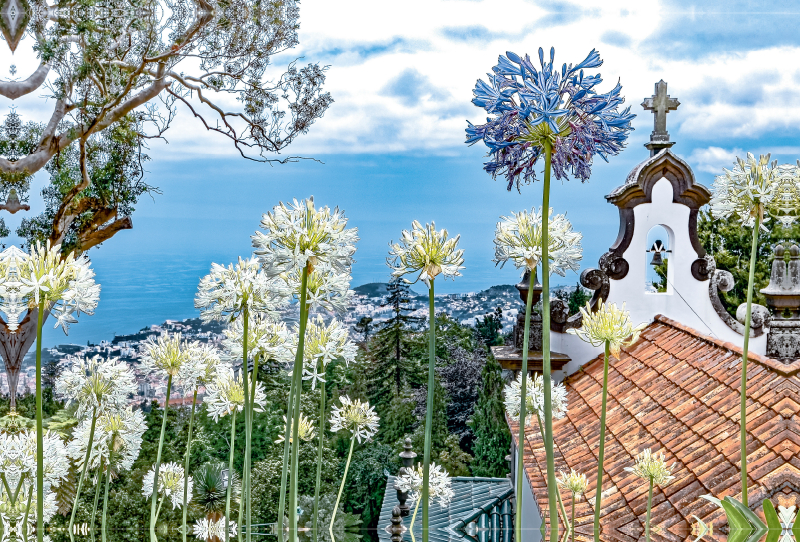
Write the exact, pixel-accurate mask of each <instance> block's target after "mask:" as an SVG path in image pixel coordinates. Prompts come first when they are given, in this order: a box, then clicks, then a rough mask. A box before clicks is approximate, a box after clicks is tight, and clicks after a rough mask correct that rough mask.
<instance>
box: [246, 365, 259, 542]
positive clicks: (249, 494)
mask: <svg viewBox="0 0 800 542" xmlns="http://www.w3.org/2000/svg"><path fill="white" fill-rule="evenodd" d="M257 381H258V356H255V357H254V358H253V377H252V379H251V380H250V419H249V420H248V421H247V434H248V435H251V436H252V435H253V417H254V415H255V414H254V413H255V403H256V382H257ZM251 446H252V441H251ZM245 459H246V460H247V488H248V490H247V533H248V534H247V536H248V538H247V539H248V540H250V527H251V526H252V524H253V522H252V516H251V513H250V504H251V503H252V488H251V487H250V486H251V485H252V483H253V478H252V471H253V457H252V451H248V452H247V456H246V457H245Z"/></svg>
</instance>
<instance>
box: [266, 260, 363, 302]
mask: <svg viewBox="0 0 800 542" xmlns="http://www.w3.org/2000/svg"><path fill="white" fill-rule="evenodd" d="M281 278H282V279H283V280H284V281H286V284H287V285H288V287H289V289H290V290H291V291H292V295H293V296H294V298H295V299H297V300H299V299H300V290H301V287H302V272H301V270H297V269H295V270H294V271H292V272H290V273H282V274H281ZM306 292H307V295H306V303H307V307H308V310H309V311H317V310H324V311H328V312H335V313H338V314H343V313H345V312H346V311H347V309H348V308H349V307H350V304H351V302H352V300H353V291H352V290H350V275H349V274H347V273H337V272H336V270H334V269H332V268H331V267H330V266H328V265H321V266H319V267H315V268H314V270H313V271H312V272H311V273H309V274H308V277H307V279H306Z"/></svg>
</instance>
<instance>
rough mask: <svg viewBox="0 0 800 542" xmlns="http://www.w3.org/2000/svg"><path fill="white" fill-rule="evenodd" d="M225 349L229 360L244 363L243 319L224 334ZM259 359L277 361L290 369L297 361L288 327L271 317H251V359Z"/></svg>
mask: <svg viewBox="0 0 800 542" xmlns="http://www.w3.org/2000/svg"><path fill="white" fill-rule="evenodd" d="M223 333H224V334H225V338H224V339H223V340H222V347H223V349H224V350H225V352H226V356H225V357H226V359H227V360H229V361H235V362H237V363H241V361H242V356H243V352H242V345H243V344H244V320H243V319H242V318H239V319H237V320H235V321H234V322H233V323H231V324H230V325H229V326H228V328H227V329H225V331H224V332H223ZM255 358H259V360H261V361H268V360H274V361H275V362H277V363H279V364H281V365H286V364H289V363H291V362H292V361H294V351H293V350H292V344H291V337H290V336H289V330H288V329H287V328H286V324H284V323H283V322H277V321H275V320H273V319H272V318H270V317H268V316H263V315H260V314H257V315H251V316H250V319H249V321H248V324H247V359H248V360H251V361H252V360H253V359H255Z"/></svg>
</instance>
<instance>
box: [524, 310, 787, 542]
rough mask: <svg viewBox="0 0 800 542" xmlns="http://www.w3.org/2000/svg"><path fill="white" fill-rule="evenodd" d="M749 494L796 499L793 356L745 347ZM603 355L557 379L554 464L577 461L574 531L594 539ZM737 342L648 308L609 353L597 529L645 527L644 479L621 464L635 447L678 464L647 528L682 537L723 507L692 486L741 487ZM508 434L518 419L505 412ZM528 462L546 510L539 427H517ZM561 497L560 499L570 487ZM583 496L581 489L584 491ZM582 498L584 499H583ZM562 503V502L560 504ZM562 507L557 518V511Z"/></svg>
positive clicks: (758, 498) (729, 490)
mask: <svg viewBox="0 0 800 542" xmlns="http://www.w3.org/2000/svg"><path fill="white" fill-rule="evenodd" d="M748 359H749V363H748V374H747V376H748V401H747V454H748V476H749V484H748V488H749V489H748V497H749V504H750V505H751V507H752V508H756V507H758V509H759V514H760V513H761V512H760V507H761V502H762V500H763V499H765V498H770V499H771V500H772V502H773V503H774V504H775V505H776V506H777V505H779V504H780V505H783V506H792V505H796V506H800V493H799V492H800V415H798V412H800V377H798V374H797V373H798V372H800V363H798V362H795V363H794V364H792V365H785V364H783V363H781V362H779V361H776V360H772V359H769V358H764V357H762V356H758V355H750V356H748ZM602 379H603V356H599V357H597V358H595V359H593V360H591V361H590V362H589V363H587V364H586V365H584V366H583V367H582V368H581V369H580V370H579V371H578V372H576V373H574V374H572V375H570V376H569V377H568V378H567V379H566V381H565V384H566V387H567V395H568V402H569V411H568V413H567V416H566V417H565V418H564V419H561V420H555V421H554V424H553V434H554V440H555V445H556V446H555V465H556V471H558V470H566V471H568V470H569V469H570V468H574V469H575V470H577V471H579V472H582V473H584V474H586V476H587V478H588V480H589V487H588V489H587V491H586V496H582V497H580V500H579V502H578V503H577V507H576V513H575V516H576V521H575V522H576V533H577V535H578V538H582V539H585V540H591V538H592V528H593V525H592V522H593V514H594V493H595V488H596V483H597V481H596V478H597V451H598V442H599V424H600V420H599V415H600V403H601V391H602V382H603V380H602ZM740 383H741V348H740V347H739V346H736V345H734V344H731V343H726V342H722V341H720V340H717V339H714V338H711V337H706V336H704V335H702V334H700V333H699V332H697V331H695V330H693V329H691V328H688V327H686V326H684V325H681V324H679V323H677V322H674V321H672V320H670V319H668V318H666V317H663V316H656V318H655V320H654V321H653V323H652V324H650V325H649V326H648V327H647V328H646V329H645V330H644V331H643V332H642V335H641V338H640V339H639V341H637V342H636V343H635V344H633V345H631V346H630V347H628V348H624V349H623V352H622V355H621V359H619V360H616V359H614V358H613V357H612V358H611V360H610V362H609V389H608V407H607V424H606V425H607V431H606V448H605V462H604V470H605V474H604V477H603V493H604V498H603V509H602V515H601V527H602V530H603V538H604V539H607V540H615V541H616V540H618V541H623V542H627V541H630V542H633V541H634V540H637V539H638V538H639V537H640V536H641V535H642V534H643V532H644V519H645V512H646V504H647V486H646V484H645V483H644V482H643V481H642V480H640V479H638V478H636V477H634V476H633V475H631V474H630V473H628V472H626V471H625V470H624V468H625V467H627V466H631V465H632V464H633V460H634V456H635V455H636V454H637V453H639V452H640V451H641V450H643V449H644V448H651V449H652V450H653V451H654V452H655V451H663V452H664V454H665V456H666V458H667V462H668V463H673V462H674V463H675V464H676V467H675V469H674V471H673V475H675V477H676V478H675V480H673V481H672V482H671V483H670V484H669V485H668V486H666V487H665V488H663V489H662V488H656V489H655V491H654V496H653V516H652V522H651V525H653V526H660V533H659V534H657V535H655V536H654V539H659V538H660V539H663V540H685V539H686V535H687V533H688V532H689V531H690V530H691V524H692V523H693V522H694V521H695V520H694V519H693V516H697V517H698V518H700V519H701V520H703V521H704V522H706V523H708V522H713V524H714V526H715V527H716V528H717V529H719V527H721V526H722V525H723V524H724V523H725V518H724V515H723V514H721V513H720V512H719V511H718V510H717V508H716V507H715V506H714V505H712V504H711V503H709V502H707V501H705V500H703V499H700V496H701V495H706V494H712V495H714V496H716V497H720V498H722V497H724V496H727V495H731V496H733V497H735V498H740V497H741V495H740V487H739V454H740V450H739V408H740V406H739V401H740V398H739V388H740ZM509 425H510V426H511V429H512V434H514V436H515V440H516V436H517V434H518V432H517V431H518V430H517V425H516V424H515V423H514V422H513V421H510V422H509ZM525 437H526V438H525V441H526V442H525V444H526V445H525V447H524V448H525V449H524V453H525V456H526V459H525V468H526V473H527V476H528V479H529V480H530V483H531V487H532V488H533V492H534V495H535V497H536V501H537V503H538V505H539V506H540V508H541V513H542V515H543V516H544V517H546V516H547V507H548V503H547V487H546V484H545V478H546V475H545V473H546V461H545V453H544V446H543V442H542V439H541V436H540V435H539V430H538V427H532V428H530V429H528V430H527V431H526V435H525ZM562 497H563V498H564V499H565V501H564V503H565V506H567V508H568V507H569V502H568V501H569V499H568V498H567V494H566V493H565V494H563V495H562ZM587 497H588V500H587ZM589 501H591V502H589ZM568 513H569V510H568ZM563 519H564V518H562V521H563Z"/></svg>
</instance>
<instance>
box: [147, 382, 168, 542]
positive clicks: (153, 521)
mask: <svg viewBox="0 0 800 542" xmlns="http://www.w3.org/2000/svg"><path fill="white" fill-rule="evenodd" d="M171 391H172V375H169V376H168V377H167V395H166V397H165V399H164V420H163V421H162V422H161V436H160V437H158V452H157V453H156V464H155V468H154V469H153V500H152V502H151V503H150V541H151V542H158V540H157V538H156V519H158V511H157V510H156V501H158V471H159V469H160V468H161V450H162V449H163V448H164V434H165V433H166V432H167V413H168V412H169V394H170V392H171Z"/></svg>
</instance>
